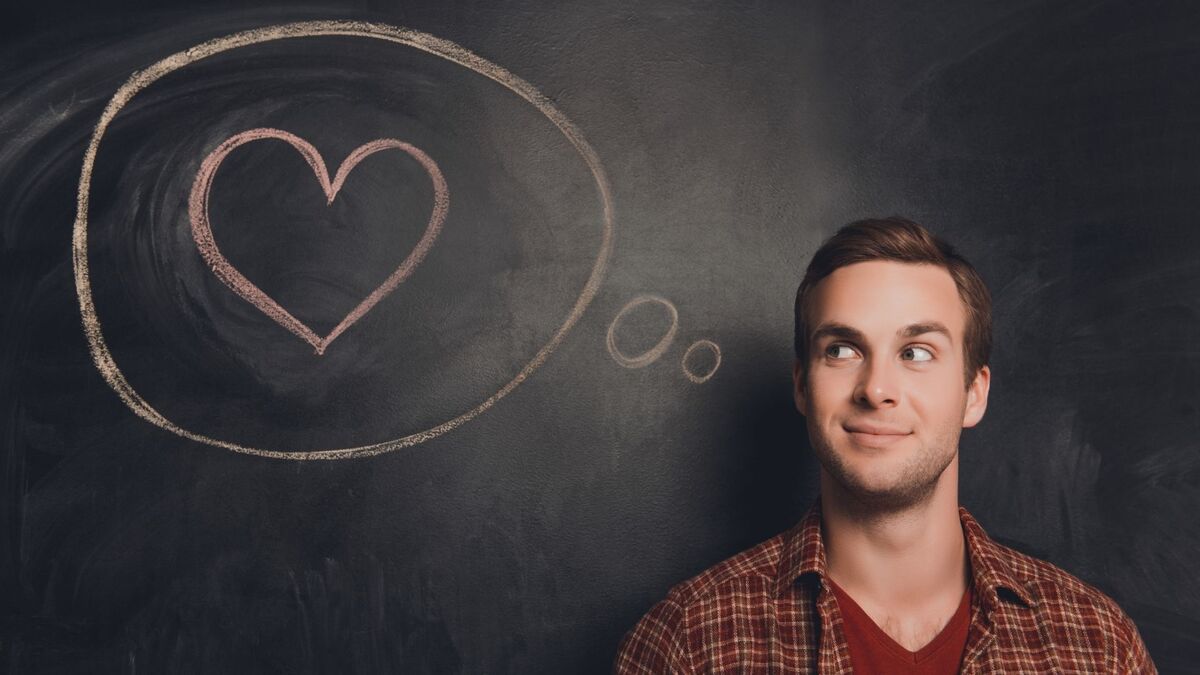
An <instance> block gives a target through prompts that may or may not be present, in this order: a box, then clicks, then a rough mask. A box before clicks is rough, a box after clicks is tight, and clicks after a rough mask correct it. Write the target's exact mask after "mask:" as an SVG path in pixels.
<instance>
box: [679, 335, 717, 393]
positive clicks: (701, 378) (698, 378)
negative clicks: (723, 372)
mask: <svg viewBox="0 0 1200 675" xmlns="http://www.w3.org/2000/svg"><path fill="white" fill-rule="evenodd" d="M702 347H707V348H708V349H709V350H710V351H712V353H713V355H714V356H716V357H717V362H716V363H714V364H713V367H712V370H710V371H708V374H707V375H696V374H695V373H693V372H692V371H691V370H690V369H688V363H687V361H688V357H689V356H691V355H692V352H694V351H696V350H697V349H700V348H702ZM679 365H680V367H682V368H683V375H684V377H686V378H687V379H689V380H691V381H692V382H695V383H696V384H704V383H705V382H708V381H709V380H711V379H712V376H713V375H716V374H717V369H718V368H720V367H721V348H720V347H719V346H717V343H715V342H713V341H712V340H696V341H695V342H693V343H692V345H691V346H690V347H688V348H687V351H685V352H684V353H683V358H682V359H680V360H679Z"/></svg>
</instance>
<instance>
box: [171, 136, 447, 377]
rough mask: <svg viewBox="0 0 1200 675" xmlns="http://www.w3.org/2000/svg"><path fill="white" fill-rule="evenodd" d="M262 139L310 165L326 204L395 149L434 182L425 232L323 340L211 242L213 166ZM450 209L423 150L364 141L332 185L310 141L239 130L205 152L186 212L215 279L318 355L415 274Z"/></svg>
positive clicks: (442, 183)
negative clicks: (364, 165) (349, 179)
mask: <svg viewBox="0 0 1200 675" xmlns="http://www.w3.org/2000/svg"><path fill="white" fill-rule="evenodd" d="M265 138H275V139H279V140H281V141H285V142H287V143H288V144H290V145H291V146H292V147H293V148H295V149H296V150H297V151H298V152H299V153H300V154H301V156H303V157H304V161H305V162H308V165H309V166H310V167H312V170H313V173H315V174H316V175H317V180H318V181H319V182H320V183H321V189H322V190H324V191H325V198H326V203H327V204H332V203H333V200H334V198H335V197H337V194H338V191H340V190H341V189H342V184H343V183H345V181H346V176H347V175H349V174H350V172H351V171H352V170H354V167H356V166H358V163H359V162H361V161H362V160H364V159H366V158H367V157H369V156H371V155H373V154H375V153H376V152H379V151H380V150H388V149H392V148H395V149H397V150H403V151H404V152H407V153H408V154H409V155H411V156H412V158H413V159H415V160H417V162H418V163H420V165H421V166H422V167H424V168H425V172H426V173H428V174H429V178H430V180H432V181H433V192H434V194H433V213H432V214H431V215H430V216H429V224H428V225H426V226H425V233H424V234H423V235H422V236H421V240H420V241H418V242H417V245H416V246H414V247H413V250H412V251H411V252H410V253H409V254H408V257H406V258H405V259H404V261H403V262H401V263H400V266H399V267H397V268H396V270H395V271H394V272H392V273H391V274H390V275H389V276H388V278H387V279H385V280H384V282H383V283H382V284H380V285H379V286H378V287H377V288H376V289H375V290H374V291H372V292H371V294H370V295H368V296H367V297H366V298H365V299H364V300H363V301H362V302H360V303H359V304H358V306H356V307H355V308H354V309H352V310H351V311H350V313H349V314H347V315H346V317H345V318H343V319H342V320H341V322H340V323H338V325H337V326H335V327H334V329H333V330H332V331H330V332H329V334H328V335H326V336H325V337H321V336H319V335H317V334H316V333H315V332H314V331H313V330H312V329H311V328H309V327H308V326H307V325H306V324H305V323H304V322H303V321H300V320H299V319H297V318H296V317H294V316H292V314H291V313H290V312H288V311H287V310H286V309H284V308H283V307H281V306H280V305H279V303H278V302H275V300H274V298H272V297H271V296H269V295H267V294H266V293H264V292H263V291H262V289H260V288H259V287H258V286H256V285H255V284H254V282H252V281H250V280H249V279H247V278H246V276H245V275H244V274H242V273H241V272H239V271H238V270H237V268H236V267H234V266H233V264H232V263H230V262H229V260H228V259H227V258H226V257H225V256H224V255H222V254H221V251H220V249H218V248H217V242H216V240H215V239H214V238H213V233H212V226H211V225H210V224H209V220H208V197H209V193H210V192H211V191H212V184H213V178H214V177H215V175H216V173H217V168H218V167H219V166H221V162H223V161H225V158H226V157H227V156H228V155H229V153H231V152H233V151H234V149H235V148H237V147H239V146H242V145H245V144H246V143H249V142H251V141H257V140H262V139H265ZM449 208H450V194H449V191H448V190H447V188H446V179H445V178H444V177H443V176H442V171H441V169H439V168H438V165H437V163H436V162H434V161H433V159H432V158H430V157H429V155H427V154H425V153H424V152H422V151H421V149H420V148H417V147H416V146H413V145H410V144H408V143H405V142H404V141H398V140H395V139H393V138H381V139H378V140H374V141H371V142H370V143H365V144H363V145H361V146H359V147H358V148H356V149H355V150H354V152H352V153H350V156H349V157H347V158H346V160H345V161H343V162H342V165H341V166H339V167H338V170H337V173H336V174H335V176H334V178H333V180H332V181H331V180H330V179H329V170H328V168H327V167H326V166H325V161H324V160H323V159H321V155H320V153H318V152H317V149H316V148H314V147H313V146H312V145H311V144H310V143H308V142H307V141H305V140H304V139H303V138H300V137H299V136H296V135H295V134H290V133H288V132H286V131H281V130H279V129H267V128H260V129H250V130H249V131H243V132H242V133H240V134H236V135H234V136H231V137H230V138H229V139H228V140H226V141H225V142H224V143H222V144H221V145H219V146H217V149H216V150H213V151H212V152H211V153H209V155H208V157H205V158H204V162H203V163H201V165H200V171H199V172H197V173H196V181H195V182H194V183H193V185H192V194H191V196H190V197H189V199H188V212H189V215H190V217H191V221H192V238H193V239H195V240H196V246H197V248H199V249H200V255H202V256H203V257H204V260H205V262H207V263H208V266H209V267H210V268H212V271H213V273H214V274H216V275H217V278H218V279H220V280H221V281H222V282H223V283H224V284H225V285H226V286H228V287H229V288H230V289H231V290H232V291H233V292H234V293H237V294H238V295H240V296H241V297H242V298H243V299H244V300H246V301H247V302H249V303H250V304H252V305H254V306H255V307H257V308H258V310H259V311H260V312H262V313H263V314H266V315H267V316H268V317H270V318H271V319H272V320H274V321H275V323H278V324H279V325H281V326H283V327H284V328H286V329H288V330H289V331H291V332H292V333H294V334H295V335H296V336H297V337H299V338H300V339H302V340H304V341H305V342H307V343H309V344H310V345H312V346H313V348H314V349H316V351H317V354H323V353H325V349H326V348H327V347H329V343H331V342H333V341H334V340H335V339H336V338H337V336H339V335H341V334H342V333H343V332H345V330H346V329H347V328H349V327H350V326H351V325H353V324H354V322H356V321H358V320H359V319H361V318H362V317H363V316H364V315H365V314H366V313H367V312H369V311H371V308H372V307H374V306H375V305H376V304H377V303H378V302H379V301H380V300H382V299H383V298H384V297H385V296H387V294H388V293H391V292H392V291H394V290H396V287H397V286H399V285H400V284H401V283H402V282H403V281H404V280H405V279H407V278H408V277H409V276H410V275H411V274H412V273H413V270H415V269H416V267H417V265H420V264H421V261H422V260H424V259H425V255H426V254H427V253H429V249H430V247H432V246H433V242H434V240H435V239H437V236H438V232H440V231H441V229H442V223H444V222H445V220H446V212H447V211H448V210H449Z"/></svg>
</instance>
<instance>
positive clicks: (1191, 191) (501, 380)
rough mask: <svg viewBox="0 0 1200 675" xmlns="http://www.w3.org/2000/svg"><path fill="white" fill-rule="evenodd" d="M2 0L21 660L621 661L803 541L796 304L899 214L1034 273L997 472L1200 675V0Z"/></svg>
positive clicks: (1051, 547) (970, 481) (976, 466)
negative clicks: (652, 611)
mask: <svg viewBox="0 0 1200 675" xmlns="http://www.w3.org/2000/svg"><path fill="white" fill-rule="evenodd" d="M262 5H263V6H262V7H260V8H254V6H253V5H250V4H242V5H241V6H240V7H238V8H234V7H233V6H232V5H230V4H224V3H199V2H196V3H191V4H183V3H177V4H160V3H151V2H133V1H132V0H124V1H122V2H117V3H108V4H107V5H106V6H97V5H94V4H84V3H76V2H66V1H57V0H49V1H47V2H42V3H29V4H25V5H23V6H20V7H6V8H5V9H4V10H3V12H4V14H3V16H2V17H0V34H2V37H0V255H2V256H3V258H2V261H0V321H2V322H3V323H2V330H0V434H2V436H0V438H2V439H3V441H2V445H0V450H2V453H3V454H2V456H0V459H2V461H0V486H2V487H0V663H3V664H4V667H5V668H6V670H7V672H13V673H50V672H53V673H66V672H80V673H83V672H87V673H94V672H128V673H139V672H196V673H210V672H211V673H230V672H280V673H284V672H286V673H326V672H328V673H373V672H467V673H484V672H487V673H507V672H513V673H526V672H539V673H540V672H547V673H548V672H564V673H565V672H570V673H587V672H593V673H599V672H605V671H607V670H608V669H609V667H610V663H611V660H612V658H613V656H614V654H615V650H616V646H617V643H618V641H619V640H620V638H621V636H622V634H623V633H624V632H625V631H626V630H627V629H628V628H629V627H631V626H632V624H633V623H634V622H635V621H636V620H637V618H638V617H640V616H641V614H642V613H644V612H645V611H646V610H647V609H648V608H649V607H650V606H651V605H652V604H653V603H654V602H655V601H656V600H658V599H659V598H661V597H663V595H664V594H665V593H666V591H667V589H668V588H669V587H670V586H671V585H673V584H674V583H677V582H679V581H682V580H683V579H685V578H687V577H689V576H691V575H693V574H695V573H698V572H699V571H701V570H702V569H704V568H706V567H708V566H710V565H712V564H714V563H716V562H718V561H720V560H721V559H723V558H725V557H727V556H729V555H732V554H733V553H735V552H737V551H739V550H742V549H744V548H746V547H747V546H750V545H752V544H754V543H756V542H758V541H761V540H763V539H765V538H767V537H769V536H771V535H773V534H775V533H777V532H779V531H781V530H783V529H785V528H787V527H788V526H790V525H791V524H792V523H794V522H795V520H796V519H797V518H798V517H799V515H800V514H801V513H803V511H804V510H805V509H806V508H807V507H808V506H809V504H811V502H812V500H813V499H814V497H815V495H816V485H817V483H816V472H817V469H816V464H815V461H814V460H813V459H812V456H811V451H810V449H809V448H808V447H807V443H808V441H807V436H806V435H805V428H804V420H803V418H802V417H800V416H799V415H798V414H797V413H796V412H795V410H794V408H793V406H792V402H791V396H790V367H791V359H792V356H791V353H790V344H791V311H792V309H791V302H792V296H793V294H794V291H795V287H796V285H797V283H798V282H799V279H800V277H801V276H802V274H803V270H804V266H805V265H806V264H807V261H808V259H809V257H810V256H811V254H812V253H813V251H814V250H815V249H816V247H817V246H818V245H819V244H820V242H821V241H822V240H823V239H824V238H825V237H827V236H828V235H829V234H831V233H832V232H833V231H834V230H835V229H836V228H837V227H838V226H840V225H842V224H844V223H846V222H849V221H851V220H855V219H858V218H862V217H866V216H871V215H890V214H900V215H904V216H906V217H909V218H912V219H914V220H917V221H919V222H921V223H923V224H925V225H927V226H928V227H930V228H931V229H932V230H934V231H935V232H937V233H938V234H940V235H942V236H943V237H944V238H946V239H947V240H949V241H950V242H952V243H953V244H955V245H956V246H957V247H958V248H959V249H960V250H961V251H962V252H963V253H964V254H965V255H966V256H967V257H968V258H969V259H970V260H971V261H972V262H973V263H974V264H975V265H976V267H977V268H978V269H979V270H980V272H981V273H982V275H983V276H984V278H985V279H986V280H987V282H988V284H989V286H990V288H991V291H992V294H993V297H994V300H995V348H994V352H993V358H992V364H991V366H992V370H993V384H992V393H991V404H990V406H989V410H988V412H987V415H986V417H985V419H984V421H983V423H982V424H981V425H980V426H979V427H977V428H975V429H971V430H969V431H967V432H966V433H965V434H964V436H963V439H962V444H961V451H962V476H961V499H962V502H963V504H964V505H965V506H967V507H968V508H969V509H970V510H971V511H972V513H973V514H974V515H975V516H976V517H977V518H978V519H979V520H980V521H981V523H982V524H983V525H984V526H985V527H986V528H987V529H988V531H989V533H990V534H992V535H993V536H994V537H995V538H997V539H999V540H1001V541H1002V542H1004V543H1007V544H1009V545H1011V546H1014V547H1016V548H1018V549H1020V550H1022V551H1025V552H1028V553H1031V554H1033V555H1037V556H1040V557H1043V558H1045V559H1048V560H1050V561H1052V562H1054V563H1056V564H1058V565H1060V566H1061V567H1063V568H1065V569H1067V570H1068V571H1070V572H1072V573H1074V574H1075V575H1077V576H1079V577H1080V578H1082V579H1084V580H1085V581H1088V582H1089V583H1092V584H1094V585H1095V586H1097V587H1099V588H1100V589H1102V590H1104V591H1105V592H1106V593H1108V594H1109V595H1111V596H1112V597H1113V598H1115V599H1116V600H1117V601H1118V602H1119V603H1120V604H1121V606H1122V607H1123V608H1124V609H1125V610H1126V611H1127V612H1128V613H1129V615H1130V616H1131V617H1132V618H1133V619H1134V620H1135V622H1136V623H1137V625H1138V627H1139V629H1140V631H1141V633H1142V635H1143V636H1144V638H1145V641H1146V643H1147V645H1148V647H1149V649H1150V651H1151V654H1152V656H1153V658H1154V659H1155V661H1156V663H1157V664H1158V666H1159V668H1160V670H1161V671H1162V672H1164V673H1196V672H1200V666H1197V665H1196V660H1195V657H1196V655H1197V654H1200V582H1197V581H1196V572H1195V570H1196V566H1195V560H1196V559H1197V557H1198V556H1200V519H1198V518H1197V515H1196V514H1197V513H1198V512H1200V444H1198V442H1197V437H1198V436H1200V397H1198V392H1200V389H1198V387H1197V382H1200V348H1198V347H1197V344H1200V228H1198V227H1197V223H1196V220H1197V215H1196V214H1197V213H1198V209H1197V204H1196V199H1195V197H1194V195H1195V194H1197V190H1196V185H1197V184H1198V183H1200V160H1198V159H1197V158H1200V134H1197V133H1196V131H1195V129H1196V122H1195V120H1196V118H1197V115H1198V114H1200V78H1197V77H1196V73H1198V72H1200V32H1197V30H1196V27H1197V26H1200V6H1196V5H1195V4H1194V3H1187V2H1176V3H1153V2H1152V3H1137V4H1132V3H1123V2H1006V3H962V2H948V1H931V2H923V3H918V4H916V5H910V6H905V7H901V6H900V5H899V4H897V3H890V2H882V1H878V0H874V1H868V2H747V3H714V2H682V1H678V0H648V1H647V2H642V3H637V4H633V5H631V4H625V3H621V4H618V3H606V2H599V3H597V2H570V3H549V2H533V1H530V0H514V1H512V2H506V3H494V4H493V3H480V2H470V1H463V2H434V1H432V0H429V1H426V0H418V1H416V2H411V3H329V4H325V5H321V6H317V5H314V4H310V3H295V4H294V5H293V6H290V7H288V6H284V5H280V4H279V3H269V6H268V3H262Z"/></svg>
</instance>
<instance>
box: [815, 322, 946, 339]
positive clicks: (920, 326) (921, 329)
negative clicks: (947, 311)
mask: <svg viewBox="0 0 1200 675" xmlns="http://www.w3.org/2000/svg"><path fill="white" fill-rule="evenodd" d="M926 333H941V334H942V335H944V336H946V339H947V340H949V341H950V344H954V338H953V337H952V336H951V335H950V329H949V328H946V325H945V324H943V323H941V322H938V321H921V322H920V323H914V324H909V325H907V326H905V327H904V328H901V329H900V330H898V331H896V335H899V336H900V337H902V338H914V337H917V336H918V335H924V334H926ZM825 337H831V338H835V339H839V340H850V341H852V342H860V343H861V342H865V340H866V339H865V336H864V335H863V333H862V331H860V330H858V329H857V328H853V327H851V326H847V325H846V324H844V323H824V324H821V325H820V326H818V327H817V329H816V330H814V331H813V333H812V337H811V338H809V341H810V342H814V343H815V342H817V341H818V340H820V339H821V338H825Z"/></svg>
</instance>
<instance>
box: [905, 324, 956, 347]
mask: <svg viewBox="0 0 1200 675" xmlns="http://www.w3.org/2000/svg"><path fill="white" fill-rule="evenodd" d="M925 333H941V334H942V335H944V336H946V339H947V340H949V341H950V344H954V338H953V337H952V336H951V335H950V329H949V328H946V325H945V324H943V323H940V322H937V321H922V322H920V323H914V324H910V325H908V326H905V327H904V328H901V329H900V330H899V331H897V332H896V334H897V335H899V336H900V337H904V338H912V337H917V336H918V335H924V334H925Z"/></svg>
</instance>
